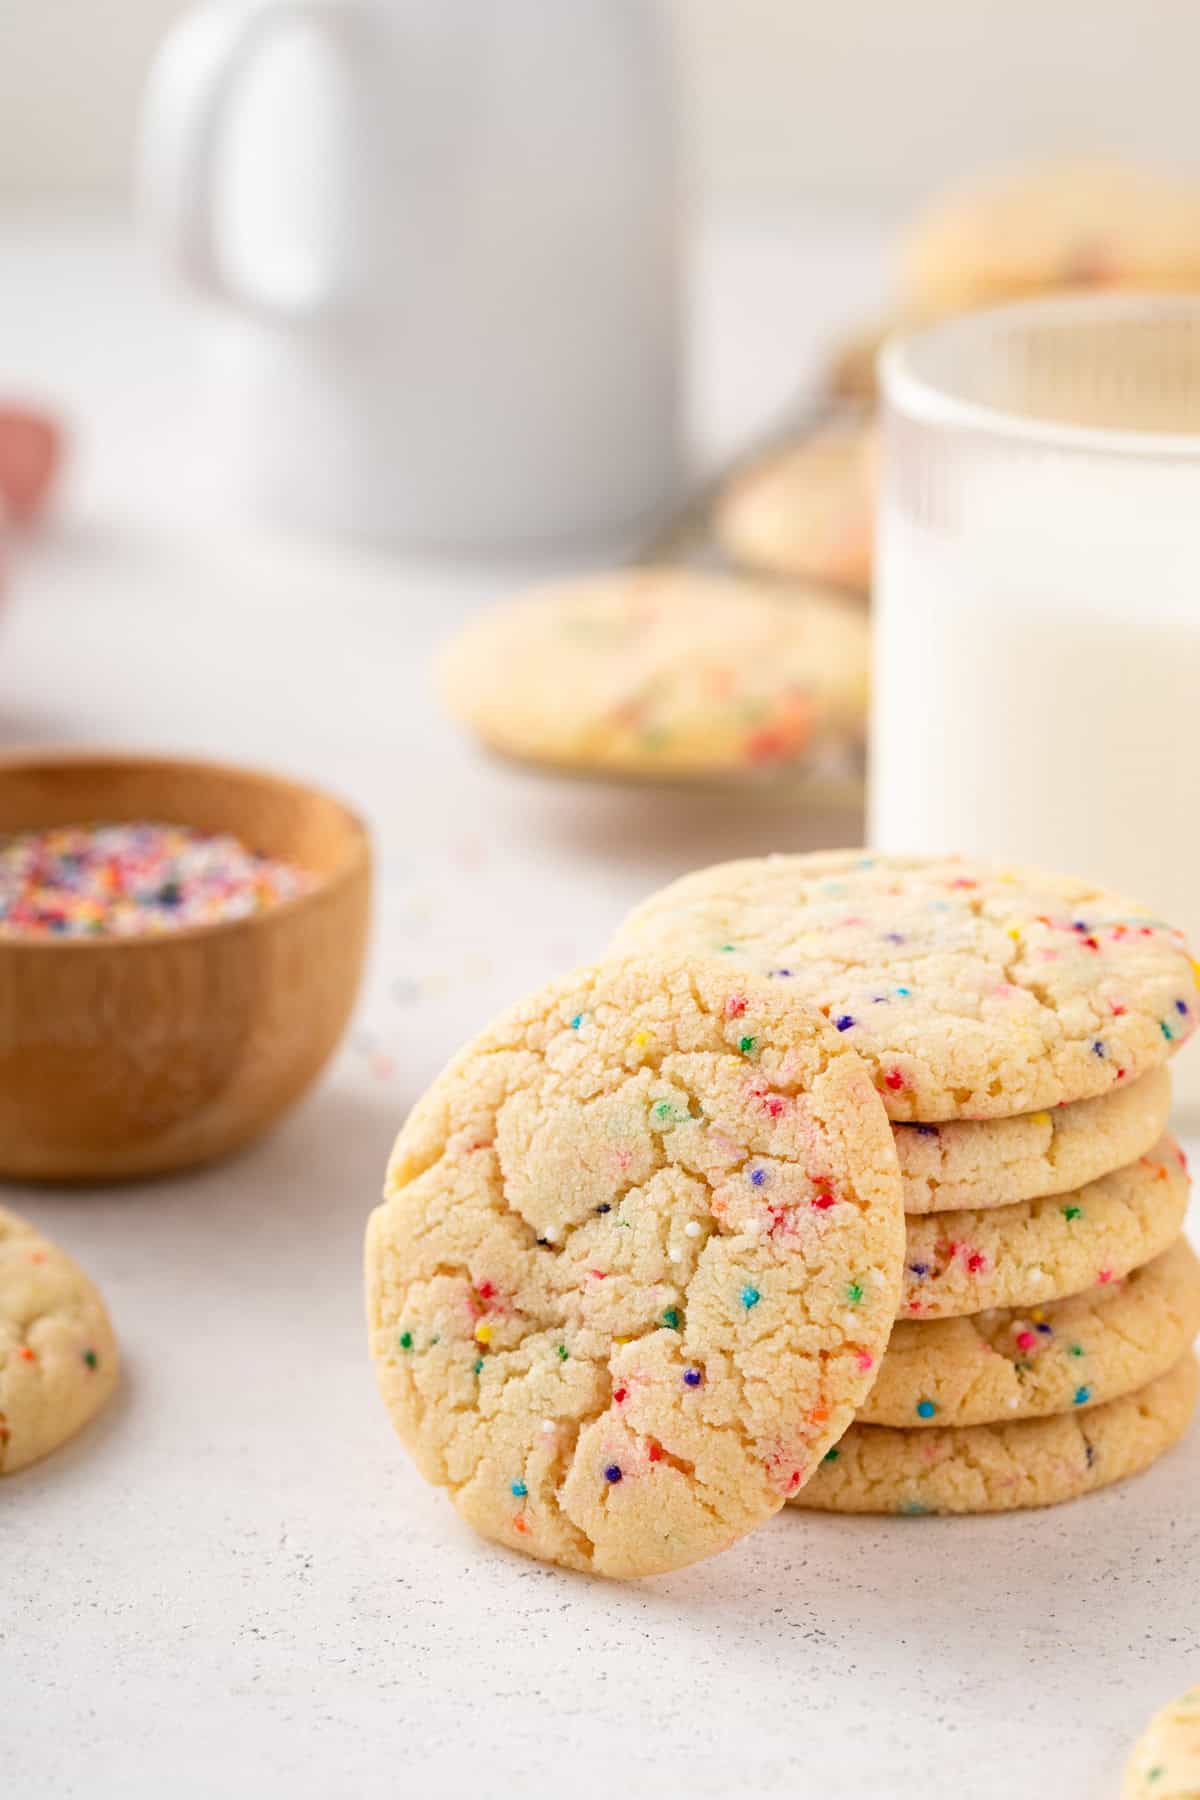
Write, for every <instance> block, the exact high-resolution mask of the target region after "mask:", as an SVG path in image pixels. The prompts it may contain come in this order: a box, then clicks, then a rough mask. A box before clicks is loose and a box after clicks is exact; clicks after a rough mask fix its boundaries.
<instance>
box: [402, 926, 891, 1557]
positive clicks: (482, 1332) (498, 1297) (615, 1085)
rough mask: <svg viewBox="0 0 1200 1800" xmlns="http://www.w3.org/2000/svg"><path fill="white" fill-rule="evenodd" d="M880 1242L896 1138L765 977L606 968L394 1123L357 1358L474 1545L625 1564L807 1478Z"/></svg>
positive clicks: (857, 1361) (850, 1365)
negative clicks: (398, 1127)
mask: <svg viewBox="0 0 1200 1800" xmlns="http://www.w3.org/2000/svg"><path fill="white" fill-rule="evenodd" d="M903 1248H904V1226H903V1213H902V1210H901V1205H900V1172H899V1168H898V1165H897V1163H896V1153H895V1146H894V1142H893V1140H892V1134H891V1131H890V1129H889V1127H888V1124H887V1119H886V1117H885V1115H884V1112H883V1108H882V1107H881V1105H880V1104H879V1101H878V1097H877V1096H876V1094H875V1092H874V1090H873V1088H872V1086H871V1082H870V1079H869V1077H868V1075H867V1073H866V1071H865V1069H864V1068H863V1066H862V1064H861V1062H860V1061H859V1059H858V1057H857V1056H856V1055H855V1054H854V1053H853V1051H851V1050H849V1048H848V1047H847V1046H846V1044H845V1042H844V1039H842V1038H841V1037H840V1035H839V1033H838V1032H836V1031H835V1030H834V1029H833V1028H832V1027H831V1026H830V1025H829V1024H828V1023H827V1022H826V1021H825V1020H823V1019H821V1018H820V1016H819V1015H818V1014H815V1013H813V1012H811V1011H809V1010H808V1009H807V1008H806V1007H804V1006H803V1005H802V1004H798V1003H797V1002H796V1001H795V1000H793V999H791V998H790V997H789V996H788V995H786V994H785V993H783V992H782V991H781V990H779V989H775V988H772V987H770V986H769V985H768V984H766V983H753V982H751V983H747V982H743V981H741V980H739V979H738V978H737V977H734V976H731V975H729V974H727V973H726V972H725V971H723V970H712V969H708V970H704V969H701V970H696V971H693V970H691V969H689V968H688V967H686V966H672V965H669V964H666V963H661V962H654V961H644V960H635V961H626V962H620V963H610V964H608V965H603V966H599V967H596V968H592V969H584V970H582V971H579V972H577V973H576V974H574V975H571V976H569V977H567V978H566V979H565V980H562V981H560V982H558V983H556V984H554V985H553V986H551V987H549V988H547V989H545V990H543V991H542V992H541V993H539V994H537V995H536V996H534V997H533V998H532V999H531V1000H529V1001H527V1002H525V1004H523V1005H521V1006H519V1007H517V1008H515V1009H514V1010H513V1011H512V1012H511V1013H509V1014H508V1015H507V1017H505V1018H504V1019H502V1020H501V1021H500V1022H499V1023H498V1024H497V1025H495V1026H494V1027H493V1028H492V1029H491V1030H490V1031H486V1032H484V1033H483V1035H482V1036H481V1037H479V1038H477V1039H476V1040H475V1042H474V1043H473V1044H472V1045H470V1046H469V1047H468V1048H467V1049H466V1050H465V1051H464V1052H463V1053H462V1054H461V1055H460V1056H459V1057H457V1058H456V1059H455V1061H454V1062H452V1063H451V1064H450V1066H449V1067H448V1068H447V1069H446V1071H445V1072H444V1073H443V1074H442V1075H441V1076H440V1077H439V1079H438V1080H437V1081H436V1082H435V1083H434V1085H433V1087H432V1088H431V1089H430V1090H429V1092H428V1093H427V1094H426V1096H425V1097H424V1099H423V1100H422V1101H421V1102H420V1103H419V1104H418V1105H417V1107H416V1109H415V1110H414V1111H413V1113H412V1114H411V1116H410V1118H409V1119H408V1122H407V1123H406V1125H405V1126H404V1128H403V1130H402V1131H401V1133H400V1136H399V1138H398V1140H397V1143H396V1147H395V1150H394V1152H393V1155H392V1159H391V1164H390V1167H389V1170H388V1176H387V1187H386V1197H385V1200H384V1203H383V1205H382V1206H381V1207H380V1208H379V1209H378V1210H377V1211H376V1213H375V1214H374V1215H373V1217H372V1219H371V1223H370V1227H369V1231H368V1241H367V1284H368V1312H369V1319H370V1335H371V1349H372V1354H373V1356H374V1358H375V1363H376V1369H377V1373H378V1377H379V1383H380V1388H381V1390H382V1393H383V1397H384V1400H385V1402H386V1404H387V1408H388V1411H389V1412H390V1414H391V1418H392V1421H393V1423H394V1425H395V1427H396V1430H397V1432H398V1433H399V1435H400V1437H401V1438H402V1439H403V1441H404V1443H405V1444H406V1446H407V1448H408V1449H409V1451H410V1453H411V1454H412V1456H413V1457H414V1459H415V1461H416V1462H417V1465H418V1467H419V1468H420V1469H421V1471H422V1473H423V1474H424V1475H425V1476H426V1478H427V1479H428V1480H429V1481H431V1482H433V1483H434V1484H436V1485H437V1486H439V1487H444V1488H446V1489H448V1490H449V1492H450V1494H451V1496H452V1498H453V1500H454V1503H455V1505H456V1506H457V1508H458V1510H459V1511H460V1513H461V1514H462V1515H463V1517H464V1518H465V1519H466V1520H467V1521H468V1522H469V1523H470V1524H472V1525H473V1526H474V1527H475V1528H476V1529H477V1530H478V1531H480V1532H481V1533H482V1534H483V1535H484V1536H486V1537H490V1538H494V1539H496V1540H497V1541H498V1542H500V1543H502V1544H506V1545H508V1546H510V1547H511V1548H513V1549H516V1550H522V1551H524V1552H526V1553H527V1554H528V1555H531V1556H536V1557H540V1558H542V1559H544V1560H546V1561H549V1562H556V1563H562V1564H565V1565H567V1566H568V1567H571V1568H577V1569H585V1570H590V1571H593V1572H595V1573H597V1574H604V1575H616V1576H620V1575H649V1574H654V1573H657V1572H660V1571H663V1570H667V1569H674V1568H680V1567H682V1566H683V1565H685V1564H687V1563H691V1562H695V1561H697V1560H698V1559H699V1558H701V1557H705V1556H711V1555H713V1554H714V1553H715V1552H717V1551H720V1550H723V1549H725V1548H727V1547H728V1546H729V1545H730V1544H732V1543H734V1542H735V1541H736V1540H737V1539H738V1538H739V1537H741V1536H743V1535H744V1533H746V1532H748V1531H750V1530H752V1529H754V1527H755V1526H757V1525H759V1524H761V1523H762V1521H763V1520H765V1519H767V1518H769V1517H770V1516H771V1515H772V1514H773V1513H774V1512H775V1511H776V1510H777V1509H778V1508H779V1507H780V1506H781V1505H782V1504H783V1503H784V1501H785V1500H786V1498H787V1497H788V1496H789V1495H790V1494H793V1493H795V1492H797V1490H798V1489H799V1488H800V1487H801V1486H802V1484H803V1483H804V1481H806V1480H807V1479H808V1478H809V1476H810V1475H811V1474H812V1472H813V1471H814V1469H816V1468H817V1467H818V1466H819V1464H820V1460H821V1458H822V1456H823V1455H824V1454H825V1452H826V1451H827V1450H828V1449H829V1448H830V1446H831V1445H832V1444H833V1443H834V1442H835V1441H836V1440H837V1438H838V1437H839V1436H840V1435H841V1433H842V1432H843V1431H844V1430H845V1429H846V1427H847V1425H848V1424H849V1423H850V1420H851V1418H852V1417H853V1414H854V1412H855V1410H856V1409H857V1408H858V1407H859V1406H860V1405H861V1404H862V1402H863V1400H864V1399H865V1398H866V1394H867V1391H868V1389H869V1387H870V1384H871V1381H872V1379H873V1378H874V1374H875V1371H876V1369H877V1367H878V1363H879V1358H880V1357H881V1356H882V1354H883V1349H884V1346H885V1344H886V1342H887V1338H888V1333H889V1331H890V1329H891V1323H892V1315H893V1313H894V1309H895V1306H896V1304H897V1301H898V1298H899V1285H900V1264H901V1261H902V1258H903Z"/></svg>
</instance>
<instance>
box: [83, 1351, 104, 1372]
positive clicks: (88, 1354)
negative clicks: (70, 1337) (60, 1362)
mask: <svg viewBox="0 0 1200 1800" xmlns="http://www.w3.org/2000/svg"><path fill="white" fill-rule="evenodd" d="M83 1360H84V1362H85V1363H86V1364H87V1366H88V1368H89V1369H98V1368H99V1367H100V1358H99V1357H98V1356H97V1355H96V1352H95V1351H94V1350H85V1351H84V1353H83Z"/></svg>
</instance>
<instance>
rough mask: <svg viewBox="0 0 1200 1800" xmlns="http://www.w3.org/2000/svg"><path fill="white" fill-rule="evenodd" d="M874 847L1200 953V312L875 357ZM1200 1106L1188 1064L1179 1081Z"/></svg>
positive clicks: (1119, 311) (968, 330)
mask: <svg viewBox="0 0 1200 1800" xmlns="http://www.w3.org/2000/svg"><path fill="white" fill-rule="evenodd" d="M882 376H883V391H884V400H885V408H884V422H883V456H882V476H881V484H882V491H881V498H880V517H879V543H878V553H877V573H876V590H875V624H874V631H875V638H874V663H875V669H874V698H873V718H872V740H871V788H870V805H869V824H868V830H869V835H870V838H871V841H872V843H873V844H874V845H875V846H876V847H878V848H880V849H883V850H916V851H934V852H937V851H950V850H959V851H963V852H966V853H968V854H972V855H979V856H987V857H996V858H1002V859H1004V860H1012V861H1023V862H1029V863H1034V864H1040V865H1041V866H1043V867H1045V868H1050V869H1059V870H1062V871H1065V872H1069V873H1072V874H1078V875H1081V876H1084V877H1087V878H1090V879H1094V880H1096V881H1098V882H1103V883H1105V884H1107V885H1110V886H1112V887H1115V888H1116V889H1117V890H1118V891H1120V892H1125V893H1129V894H1132V895H1134V896H1136V897H1137V898H1139V899H1141V900H1143V901H1144V902H1145V903H1146V904H1147V906H1148V907H1150V908H1151V909H1152V910H1154V911H1155V912H1157V913H1160V914H1161V915H1162V916H1164V917H1165V918H1168V919H1170V920H1171V922H1172V923H1173V924H1178V925H1181V926H1183V927H1184V929H1185V930H1187V931H1188V932H1189V933H1190V935H1191V938H1192V941H1193V944H1194V945H1198V946H1200V808H1198V806H1197V800H1198V798H1200V296H1197V297H1195V298H1186V297H1171V298H1168V297H1161V298H1160V297H1154V296H1145V295H1141V296H1115V295H1111V296H1103V295H1102V296H1093V297H1086V298H1085V297H1080V298H1074V297H1066V298H1055V299H1048V300H1039V301H1034V302H1030V303H1025V304H1021V305H1017V306H1009V307H1004V308H1001V309H999V310H997V311H991V312H980V313H972V314H967V315H965V316H963V317H961V318H957V319H953V320H950V321H947V322H946V323H944V324H942V325H939V326H936V327H934V328H933V329H931V330H929V331H925V332H921V333H918V334H917V335H915V336H912V337H909V338H906V339H904V340H902V341H900V342H898V343H896V344H895V345H893V346H892V347H891V348H890V349H889V350H888V351H887V352H886V353H885V355H884V358H883V365H882ZM1176 1088H1177V1093H1178V1094H1179V1096H1180V1099H1181V1101H1182V1102H1183V1103H1184V1105H1185V1107H1186V1109H1187V1110H1189V1111H1191V1112H1192V1113H1200V1053H1197V1055H1196V1056H1194V1057H1186V1056H1185V1057H1184V1058H1183V1059H1182V1061H1181V1063H1180V1064H1179V1068H1178V1072H1177V1076H1176Z"/></svg>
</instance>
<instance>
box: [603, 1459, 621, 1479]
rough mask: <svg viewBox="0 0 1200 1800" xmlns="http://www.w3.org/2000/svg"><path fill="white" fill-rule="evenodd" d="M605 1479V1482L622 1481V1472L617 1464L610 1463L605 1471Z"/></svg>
mask: <svg viewBox="0 0 1200 1800" xmlns="http://www.w3.org/2000/svg"><path fill="white" fill-rule="evenodd" d="M604 1479H605V1481H620V1479H621V1471H620V1468H619V1467H618V1466H617V1464H616V1463H609V1465H608V1467H607V1469H605V1471H604Z"/></svg>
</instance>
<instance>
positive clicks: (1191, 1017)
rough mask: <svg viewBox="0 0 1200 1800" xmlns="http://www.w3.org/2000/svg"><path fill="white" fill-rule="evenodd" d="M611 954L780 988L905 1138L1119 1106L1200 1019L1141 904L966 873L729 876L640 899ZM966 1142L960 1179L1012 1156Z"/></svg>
mask: <svg viewBox="0 0 1200 1800" xmlns="http://www.w3.org/2000/svg"><path fill="white" fill-rule="evenodd" d="M615 948H616V949H617V950H619V951H621V952H625V953H633V952H635V951H637V952H642V951H645V950H647V949H651V948H654V949H657V950H668V949H669V950H670V951H671V953H672V954H674V955H682V956H688V957H693V958H695V957H700V958H707V957H716V958H720V959H721V960H722V961H723V962H725V963H726V964H727V966H729V967H735V968H746V969H748V970H752V971H754V972H757V973H761V974H764V975H766V976H768V977H769V978H771V979H774V980H779V981H786V982H788V983H789V984H790V986H791V988H792V990H793V991H794V992H797V993H800V994H802V995H803V996H804V997H805V998H806V999H808V1000H810V1001H813V1002H814V1003H815V1004H816V1005H818V1006H819V1007H820V1008H821V1009H822V1010H823V1011H824V1012H825V1013H826V1015H827V1016H828V1017H829V1018H830V1019H831V1020H832V1021H833V1023H834V1025H835V1026H836V1027H837V1029H838V1030H839V1031H840V1032H843V1033H845V1034H846V1037H847V1040H848V1041H849V1042H850V1043H852V1044H853V1046H854V1048H855V1049H856V1050H857V1051H858V1053H859V1055H860V1056H862V1057H863V1058H864V1059H865V1060H866V1062H867V1064H868V1065H869V1067H870V1068H871V1070H872V1073H873V1076H874V1079H875V1084H876V1087H877V1088H878V1090H879V1093H880V1096H881V1098H882V1100H883V1104H884V1107H885V1109H886V1111H887V1113H888V1115H889V1117H890V1118H892V1119H893V1120H894V1121H897V1122H912V1123H918V1122H919V1123H922V1124H941V1123H942V1122H943V1121H947V1120H963V1121H970V1122H980V1121H989V1122H990V1121H996V1120H1008V1119H1010V1118H1013V1117H1014V1116H1018V1115H1024V1114H1029V1113H1037V1112H1039V1111H1045V1110H1047V1109H1049V1108H1051V1107H1056V1106H1062V1105H1071V1104H1074V1103H1075V1102H1078V1101H1086V1100H1093V1099H1096V1098H1098V1097H1099V1096H1102V1095H1107V1096H1111V1095H1113V1094H1115V1093H1117V1092H1118V1091H1120V1090H1121V1089H1123V1088H1125V1087H1130V1086H1132V1084H1133V1083H1134V1082H1136V1081H1137V1080H1138V1079H1139V1078H1140V1077H1141V1076H1144V1075H1147V1074H1149V1073H1150V1072H1151V1071H1152V1070H1154V1069H1157V1068H1159V1067H1161V1065H1162V1064H1163V1063H1164V1062H1165V1061H1166V1060H1167V1058H1168V1057H1169V1056H1170V1055H1171V1054H1172V1053H1173V1052H1174V1051H1175V1050H1176V1049H1177V1048H1178V1047H1179V1045H1180V1044H1181V1043H1183V1042H1184V1040H1185V1039H1187V1038H1188V1037H1189V1036H1190V1035H1191V1033H1192V1031H1193V1030H1194V1028H1195V1025H1196V1018H1197V1004H1198V1001H1197V981H1196V974H1195V970H1194V968H1193V966H1192V964H1191V961H1190V959H1189V957H1188V953H1187V949H1186V946H1185V944H1184V941H1183V937H1182V934H1181V933H1180V932H1178V931H1177V930H1175V929H1174V928H1173V927H1171V926H1170V925H1167V924H1165V923H1164V922H1163V921H1162V920H1161V919H1156V918H1153V917H1150V916H1149V915H1148V914H1147V913H1146V912H1145V911H1144V910H1143V909H1142V908H1141V907H1140V906H1139V905H1138V904H1137V903H1136V902H1134V901H1131V900H1128V899H1125V898H1123V897H1121V896H1119V895H1116V894H1111V893H1106V892H1105V891H1103V890H1102V889H1098V888H1096V887H1094V886H1092V885H1090V884H1088V883H1087V882H1083V881H1076V880H1071V879H1069V878H1067V877H1063V876H1055V875H1044V874H1041V873H1038V872H1035V871H1032V870H1024V869H1012V868H1005V867H1000V866H993V865H988V864H980V863H970V862H965V861H961V860H957V859H954V860H945V861H939V860H934V859H931V858H922V857H904V856H869V855H865V854H863V853H862V852H860V851H828V852H820V853H818V854H816V855H810V856H768V857H762V858H756V859H749V860H745V861H741V862H731V863H722V864H718V865H717V867H715V868H711V869H701V870H699V871H697V872H696V873H695V874H692V875H686V876H684V877H683V879H682V880H680V881H677V882H674V883H673V884H672V885H671V886H669V887H666V888H663V889H662V890H661V891H660V892H659V893H657V894H654V895H652V896H651V897H650V899H649V900H646V901H644V902H643V904H642V905H641V906H639V907H638V908H636V910H635V911H634V912H633V913H632V914H631V915H630V917H629V918H628V919H627V920H626V922H625V924H624V925H623V926H622V927H621V930H620V932H619V933H618V936H617V940H616V945H615ZM1016 1129H1017V1130H1018V1131H1019V1133H1020V1134H1022V1136H1024V1135H1025V1134H1027V1133H1028V1131H1029V1125H1028V1122H1027V1121H1025V1120H1024V1119H1022V1123H1021V1125H1020V1126H1019V1127H1017V1128H1016ZM957 1141H958V1143H959V1145H960V1149H959V1151H958V1152H957V1155H958V1156H959V1157H960V1158H961V1159H962V1160H963V1161H964V1162H965V1163H966V1164H967V1165H969V1164H970V1162H971V1161H972V1159H973V1158H974V1157H975V1156H978V1157H979V1158H980V1159H982V1160H984V1161H989V1162H990V1161H993V1160H996V1159H997V1158H998V1159H999V1160H1001V1161H1003V1160H1004V1159H1005V1157H1006V1156H1007V1152H1005V1151H1003V1150H997V1148H996V1146H998V1145H999V1144H1001V1143H1002V1141H1003V1139H1002V1137H1001V1134H1000V1133H999V1132H997V1131H996V1130H994V1129H992V1130H990V1131H986V1134H984V1133H981V1135H980V1138H979V1140H978V1146H977V1150H976V1151H972V1150H970V1149H969V1148H965V1149H964V1148H961V1146H962V1145H964V1144H965V1145H968V1146H969V1144H970V1142H971V1139H970V1138H969V1137H967V1136H966V1134H964V1136H963V1138H961V1139H959V1140H957ZM985 1141H986V1142H987V1143H988V1144H989V1145H991V1146H992V1149H991V1153H990V1154H988V1153H986V1152H985V1151H984V1148H983V1146H984V1143H985ZM905 1161H906V1163H908V1164H909V1166H910V1167H911V1166H912V1165H911V1163H910V1162H909V1158H908V1156H907V1154H906V1157H905ZM1093 1172H1095V1171H1094V1170H1093ZM1008 1197H1009V1198H1015V1197H1019V1198H1026V1197H1028V1196H1026V1195H1019V1196H1015V1195H1012V1194H1011V1193H1010V1195H1009V1196H1008Z"/></svg>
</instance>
